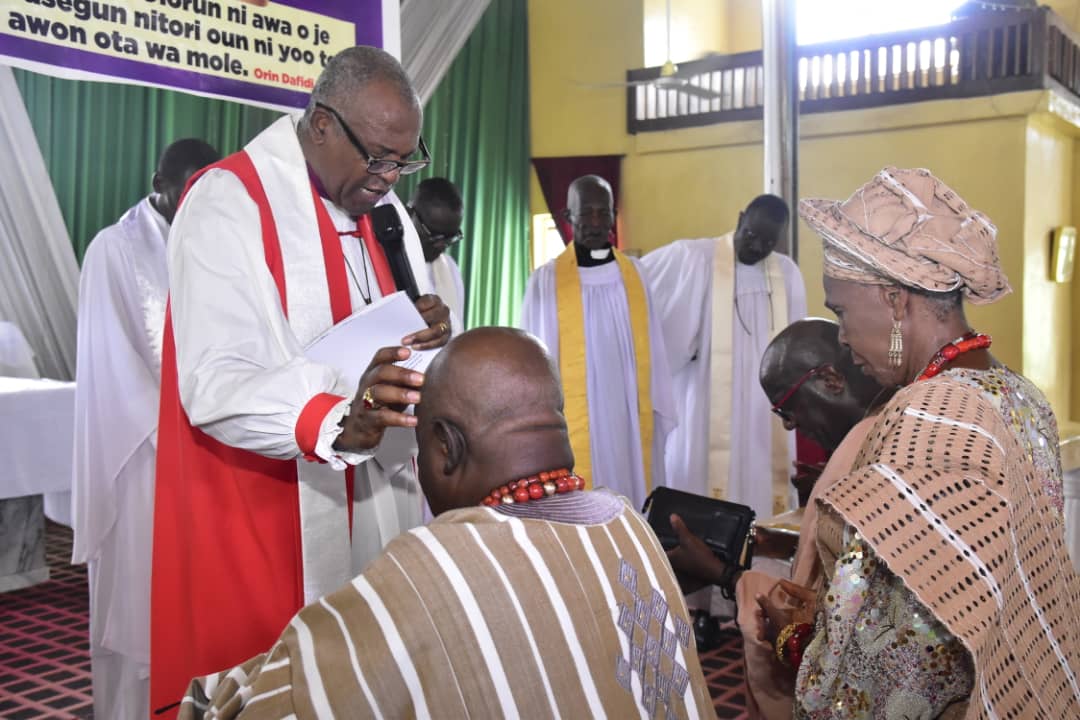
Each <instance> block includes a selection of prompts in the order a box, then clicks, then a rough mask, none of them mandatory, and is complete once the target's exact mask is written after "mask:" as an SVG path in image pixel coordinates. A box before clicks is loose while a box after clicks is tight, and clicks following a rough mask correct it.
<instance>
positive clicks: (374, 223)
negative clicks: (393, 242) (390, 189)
mask: <svg viewBox="0 0 1080 720" xmlns="http://www.w3.org/2000/svg"><path fill="white" fill-rule="evenodd" d="M371 227H372V229H373V230H374V231H375V237H377V238H379V240H380V241H385V240H387V239H391V238H393V239H397V238H401V237H403V236H404V234H405V228H403V227H402V226H401V216H400V215H398V211H397V208H396V207H394V206H393V205H392V204H390V203H387V204H386V205H380V206H378V207H377V208H375V209H373V210H372V211H371Z"/></svg>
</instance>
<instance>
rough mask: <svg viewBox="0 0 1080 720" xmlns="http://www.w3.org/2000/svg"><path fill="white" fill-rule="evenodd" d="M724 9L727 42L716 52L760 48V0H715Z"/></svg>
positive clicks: (747, 50) (738, 51)
mask: <svg viewBox="0 0 1080 720" xmlns="http://www.w3.org/2000/svg"><path fill="white" fill-rule="evenodd" d="M716 4H717V5H718V6H721V5H722V6H723V7H724V9H725V10H726V13H725V14H726V16H727V22H726V23H725V28H726V30H727V43H726V44H725V45H724V46H723V47H719V48H717V52H723V53H740V52H749V51H751V50H760V49H761V0H716Z"/></svg>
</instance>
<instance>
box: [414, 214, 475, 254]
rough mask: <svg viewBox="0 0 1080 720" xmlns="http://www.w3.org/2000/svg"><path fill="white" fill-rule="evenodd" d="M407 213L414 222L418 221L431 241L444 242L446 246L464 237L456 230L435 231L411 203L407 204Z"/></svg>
mask: <svg viewBox="0 0 1080 720" xmlns="http://www.w3.org/2000/svg"><path fill="white" fill-rule="evenodd" d="M409 213H410V214H411V215H412V216H413V219H415V220H416V222H418V223H420V227H421V228H423V230H424V233H425V234H427V236H428V237H429V238H431V241H432V242H441V243H445V244H446V245H447V246H450V245H453V244H454V243H456V242H457V241H459V240H461V239H462V238H464V237H465V234H464V233H462V232H461V230H458V231H457V232H452V233H437V232H434V231H433V230H432V229H431V228H429V227H428V226H427V223H425V222H424V218H422V217H420V213H419V212H418V211H417V210H416V208H414V207H413V206H412V205H410V206H409Z"/></svg>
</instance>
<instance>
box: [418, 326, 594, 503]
mask: <svg viewBox="0 0 1080 720" xmlns="http://www.w3.org/2000/svg"><path fill="white" fill-rule="evenodd" d="M423 398H424V399H423V402H422V403H421V404H420V406H418V407H417V413H416V415H417V420H418V424H417V441H418V444H419V458H418V464H419V469H420V484H421V486H422V487H423V489H424V494H425V495H426V496H427V499H428V503H429V504H430V506H431V509H432V512H434V513H435V514H438V513H441V512H444V511H446V510H450V509H453V508H457V507H463V506H467V505H473V504H476V503H479V502H480V500H481V499H482V498H483V497H484V496H485V495H486V494H488V493H489V492H490V491H491V490H492V489H493V488H495V487H497V486H498V485H501V484H503V483H505V482H509V481H510V480H513V479H517V478H520V477H526V476H529V475H533V474H536V473H539V472H541V471H544V470H554V469H557V468H560V467H572V466H573V454H572V452H571V450H570V443H569V440H568V439H567V432H566V419H565V418H564V417H563V414H562V404H563V401H562V390H561V388H560V386H559V380H558V375H557V371H556V369H555V366H554V364H553V363H552V361H551V358H550V356H548V354H547V352H546V351H545V350H544V347H543V346H542V345H541V344H540V342H539V341H538V340H537V339H536V338H534V337H533V336H531V335H529V334H528V333H525V332H522V331H520V330H515V329H512V328H499V327H485V328H477V329H475V330H470V331H469V332H467V333H464V334H462V335H460V336H458V337H456V338H454V339H453V340H452V341H451V342H450V343H449V344H447V346H446V347H445V348H444V349H443V351H442V352H441V353H439V355H438V356H437V357H436V358H435V360H434V361H432V363H431V365H430V367H429V368H428V371H427V373H426V374H425V377H424V390H423Z"/></svg>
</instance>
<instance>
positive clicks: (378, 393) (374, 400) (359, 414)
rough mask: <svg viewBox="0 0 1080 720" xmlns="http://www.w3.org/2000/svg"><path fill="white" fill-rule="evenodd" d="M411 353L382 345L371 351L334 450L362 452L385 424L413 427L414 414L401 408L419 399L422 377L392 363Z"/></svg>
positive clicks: (379, 435) (376, 441)
mask: <svg viewBox="0 0 1080 720" xmlns="http://www.w3.org/2000/svg"><path fill="white" fill-rule="evenodd" d="M410 352H412V351H411V350H409V349H408V348H404V347H385V348H382V349H381V350H379V351H378V352H376V353H375V357H374V358H372V360H371V364H370V365H368V369H367V371H366V372H365V373H364V376H363V377H362V378H361V379H360V387H359V388H357V391H356V397H355V398H353V402H352V406H351V407H350V408H349V414H348V415H346V416H345V418H344V419H343V420H342V431H341V434H340V435H338V437H337V440H336V441H335V442H334V449H335V450H341V451H345V452H364V451H367V450H371V449H372V448H374V447H376V446H377V445H378V444H379V442H380V441H381V440H382V436H383V432H384V431H385V430H386V428H388V427H409V428H411V427H416V417H415V416H413V415H409V414H407V413H405V408H406V407H407V406H409V405H414V404H416V403H418V402H420V388H421V387H422V386H423V384H424V376H423V374H421V373H418V372H415V371H413V370H408V369H406V368H403V367H401V366H399V365H395V364H394V363H396V362H398V361H400V360H405V359H407V358H408V357H409V353H410Z"/></svg>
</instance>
